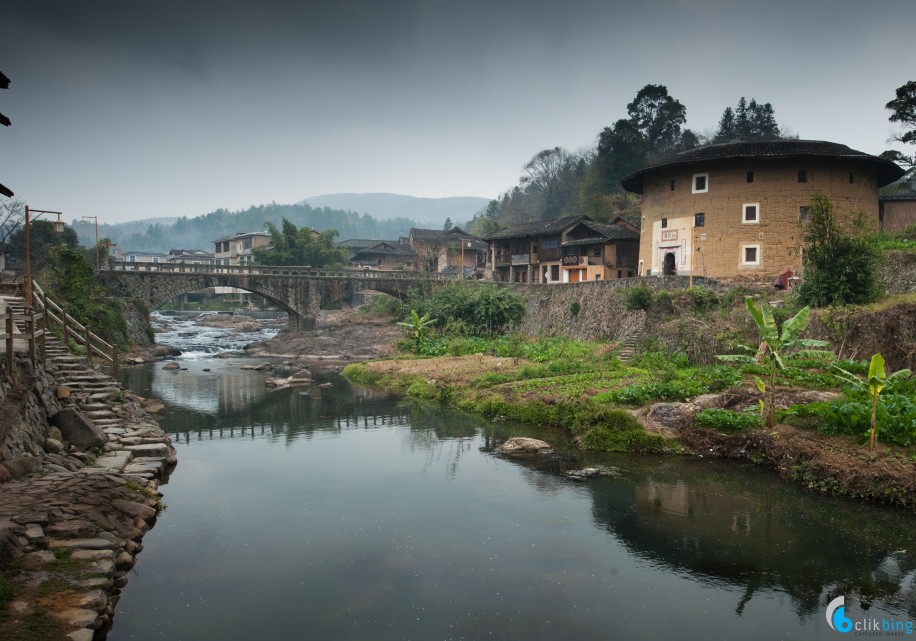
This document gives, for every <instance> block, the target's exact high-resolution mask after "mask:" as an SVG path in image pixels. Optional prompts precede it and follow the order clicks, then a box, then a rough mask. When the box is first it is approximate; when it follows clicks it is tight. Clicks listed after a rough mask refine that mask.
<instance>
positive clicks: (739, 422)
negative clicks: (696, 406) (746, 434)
mask: <svg viewBox="0 0 916 641" xmlns="http://www.w3.org/2000/svg"><path fill="white" fill-rule="evenodd" d="M694 421H695V422H696V424H697V425H700V426H702V427H708V428H711V429H714V430H719V431H720V432H742V431H744V430H749V429H753V428H755V427H760V415H759V414H758V413H756V412H733V411H732V410H725V409H719V408H717V407H711V408H709V409H705V410H702V411H700V412H699V413H697V415H696V417H695V418H694Z"/></svg>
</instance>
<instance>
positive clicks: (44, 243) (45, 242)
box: [7, 218, 94, 278]
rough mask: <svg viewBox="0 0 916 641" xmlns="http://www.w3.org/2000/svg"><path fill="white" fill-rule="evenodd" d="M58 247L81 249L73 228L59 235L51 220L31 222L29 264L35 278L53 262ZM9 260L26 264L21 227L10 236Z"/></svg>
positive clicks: (23, 232) (65, 229)
mask: <svg viewBox="0 0 916 641" xmlns="http://www.w3.org/2000/svg"><path fill="white" fill-rule="evenodd" d="M57 247H65V248H67V249H72V250H75V249H76V248H77V247H79V238H78V237H77V235H76V232H75V231H74V229H73V227H71V226H69V225H66V226H65V227H64V231H63V233H57V232H56V231H54V223H53V222H51V221H50V220H45V219H43V218H42V219H39V220H34V219H33V220H31V221H30V222H29V262H30V263H31V270H32V277H33V278H34V277H35V276H34V275H35V274H37V273H39V272H40V271H41V270H42V269H44V267H45V266H46V265H48V264H49V263H50V262H51V260H52V255H53V253H54V250H55V249H56V248H57ZM7 260H8V261H9V262H10V263H16V264H18V265H20V266H22V265H24V264H25V229H24V228H23V226H21V225H20V226H18V227H17V228H16V229H15V230H14V231H13V233H12V234H10V236H9V240H8V241H7ZM93 264H94V263H93Z"/></svg>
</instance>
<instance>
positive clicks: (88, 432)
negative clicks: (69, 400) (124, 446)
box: [48, 407, 108, 450]
mask: <svg viewBox="0 0 916 641" xmlns="http://www.w3.org/2000/svg"><path fill="white" fill-rule="evenodd" d="M48 423H49V424H50V425H52V426H54V427H56V428H57V429H59V430H60V433H61V435H62V436H63V437H64V440H65V441H67V442H69V443H70V444H72V445H75V446H76V447H77V448H79V449H81V450H91V449H92V448H94V447H102V446H103V445H105V443H107V442H108V437H107V436H105V433H104V432H102V430H100V429H99V428H98V427H96V425H95V423H93V422H92V421H91V420H90V419H89V418H88V417H87V416H86V415H85V414H83V413H82V412H80V411H79V410H77V409H75V408H73V407H65V408H64V409H62V410H61V411H59V412H57V414H55V415H54V416H52V417H51V418H49V419H48Z"/></svg>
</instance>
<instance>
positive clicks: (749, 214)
mask: <svg viewBox="0 0 916 641" xmlns="http://www.w3.org/2000/svg"><path fill="white" fill-rule="evenodd" d="M759 209H760V205H759V204H758V203H753V204H746V205H744V215H743V216H742V217H741V222H742V223H744V224H746V225H753V224H756V223H759V222H760V211H759Z"/></svg>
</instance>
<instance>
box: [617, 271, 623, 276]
mask: <svg viewBox="0 0 916 641" xmlns="http://www.w3.org/2000/svg"><path fill="white" fill-rule="evenodd" d="M617 278H623V270H622V269H618V270H617Z"/></svg>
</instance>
